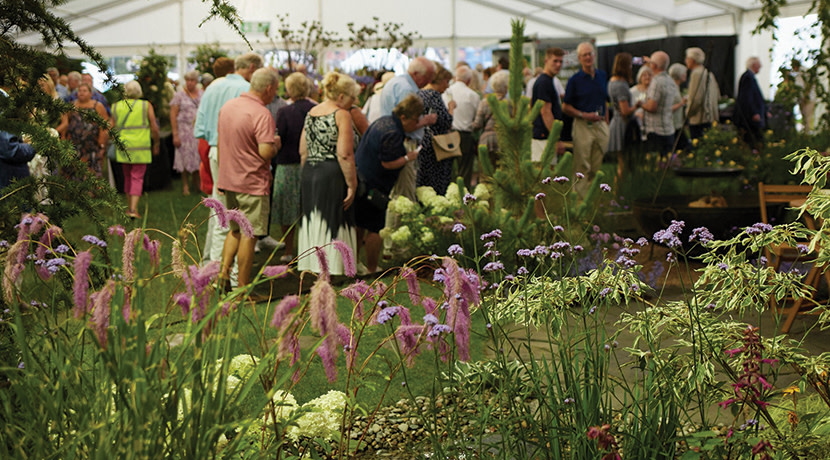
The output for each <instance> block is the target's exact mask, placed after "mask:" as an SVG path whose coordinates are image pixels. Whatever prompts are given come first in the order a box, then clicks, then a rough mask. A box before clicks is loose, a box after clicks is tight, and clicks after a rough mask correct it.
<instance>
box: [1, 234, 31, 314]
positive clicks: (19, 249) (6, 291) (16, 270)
mask: <svg viewBox="0 0 830 460" xmlns="http://www.w3.org/2000/svg"><path fill="white" fill-rule="evenodd" d="M28 252H29V240H25V239H23V240H18V241H17V242H16V243H14V244H13V245H12V247H11V248H9V252H7V253H6V268H5V269H4V270H3V297H4V298H5V299H6V301H7V302H11V301H12V297H13V296H14V290H15V287H16V286H17V283H18V281H19V280H20V275H21V274H23V270H24V269H25V268H26V255H27V254H28Z"/></svg>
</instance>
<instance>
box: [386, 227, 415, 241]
mask: <svg viewBox="0 0 830 460" xmlns="http://www.w3.org/2000/svg"><path fill="white" fill-rule="evenodd" d="M390 236H391V238H392V242H394V243H397V244H405V243H407V242H408V241H409V239H410V238H412V232H411V231H410V230H409V227H407V226H406V225H402V226H400V227H398V229H397V230H395V231H394V232H392V235H390Z"/></svg>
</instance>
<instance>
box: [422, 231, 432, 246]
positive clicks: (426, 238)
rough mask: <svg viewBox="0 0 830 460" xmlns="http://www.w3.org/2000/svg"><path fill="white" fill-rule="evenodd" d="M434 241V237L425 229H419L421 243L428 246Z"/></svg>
mask: <svg viewBox="0 0 830 460" xmlns="http://www.w3.org/2000/svg"><path fill="white" fill-rule="evenodd" d="M434 239H435V235H433V234H432V232H431V231H429V229H428V228H426V227H421V243H423V244H429V243H432V241H433V240H434Z"/></svg>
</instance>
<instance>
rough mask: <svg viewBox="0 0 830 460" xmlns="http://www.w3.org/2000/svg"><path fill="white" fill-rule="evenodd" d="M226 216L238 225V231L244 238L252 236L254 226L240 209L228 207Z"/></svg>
mask: <svg viewBox="0 0 830 460" xmlns="http://www.w3.org/2000/svg"><path fill="white" fill-rule="evenodd" d="M227 216H228V220H232V221H234V222H236V225H239V231H240V232H242V235H244V236H245V237H246V238H253V237H254V227H253V226H252V225H251V221H250V220H248V217H247V216H246V215H245V214H244V213H243V212H242V211H240V210H238V209H229V210H228V211H227Z"/></svg>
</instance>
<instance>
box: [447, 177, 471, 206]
mask: <svg viewBox="0 0 830 460" xmlns="http://www.w3.org/2000/svg"><path fill="white" fill-rule="evenodd" d="M465 192H466V190H465ZM444 196H445V197H446V198H447V200H448V201H449V202H450V203H452V205H453V206H455V207H459V206H461V196H462V194H461V191H460V190H458V184H456V183H455V182H453V183H451V184H450V185H449V186H447V193H445V194H444Z"/></svg>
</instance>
